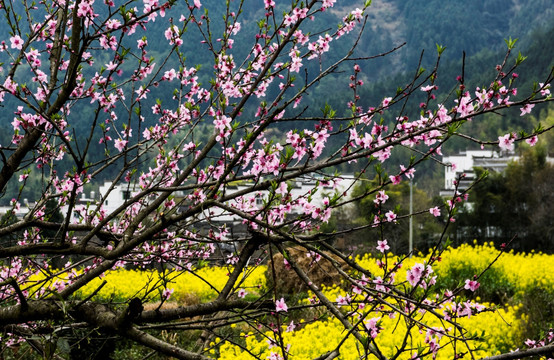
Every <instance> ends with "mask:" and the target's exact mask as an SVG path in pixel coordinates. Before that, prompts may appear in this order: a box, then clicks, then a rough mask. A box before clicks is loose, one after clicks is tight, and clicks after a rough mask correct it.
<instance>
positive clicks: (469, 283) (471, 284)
mask: <svg viewBox="0 0 554 360" xmlns="http://www.w3.org/2000/svg"><path fill="white" fill-rule="evenodd" d="M479 285H481V284H479V283H478V282H477V281H475V280H469V279H466V284H465V286H464V289H466V290H471V291H475V290H477V289H479Z"/></svg>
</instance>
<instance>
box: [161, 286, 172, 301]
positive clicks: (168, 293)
mask: <svg viewBox="0 0 554 360" xmlns="http://www.w3.org/2000/svg"><path fill="white" fill-rule="evenodd" d="M173 291H174V289H164V290H163V291H162V299H164V300H167V299H169V297H170V296H171V294H173Z"/></svg>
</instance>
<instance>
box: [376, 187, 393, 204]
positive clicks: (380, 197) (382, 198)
mask: <svg viewBox="0 0 554 360" xmlns="http://www.w3.org/2000/svg"><path fill="white" fill-rule="evenodd" d="M388 198H389V196H388V195H387V194H385V190H380V191H379V192H378V193H377V195H376V196H375V200H373V202H374V203H375V204H384V203H385V202H386V201H387V199H388Z"/></svg>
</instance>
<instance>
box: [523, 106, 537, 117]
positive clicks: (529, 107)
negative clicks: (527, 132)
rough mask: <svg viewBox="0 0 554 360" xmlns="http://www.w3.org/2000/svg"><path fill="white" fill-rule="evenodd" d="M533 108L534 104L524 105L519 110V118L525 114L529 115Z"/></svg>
mask: <svg viewBox="0 0 554 360" xmlns="http://www.w3.org/2000/svg"><path fill="white" fill-rule="evenodd" d="M534 107H535V104H525V105H523V107H522V108H519V110H521V114H520V115H519V116H523V115H525V114H530V113H531V110H533V108H534Z"/></svg>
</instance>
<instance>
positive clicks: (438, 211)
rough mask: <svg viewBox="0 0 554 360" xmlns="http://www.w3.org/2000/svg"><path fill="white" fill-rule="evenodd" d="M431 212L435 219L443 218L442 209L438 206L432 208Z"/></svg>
mask: <svg viewBox="0 0 554 360" xmlns="http://www.w3.org/2000/svg"><path fill="white" fill-rule="evenodd" d="M429 212H430V213H431V215H433V216H434V217H437V216H441V209H439V207H438V206H435V207H433V208H430V209H429Z"/></svg>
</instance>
